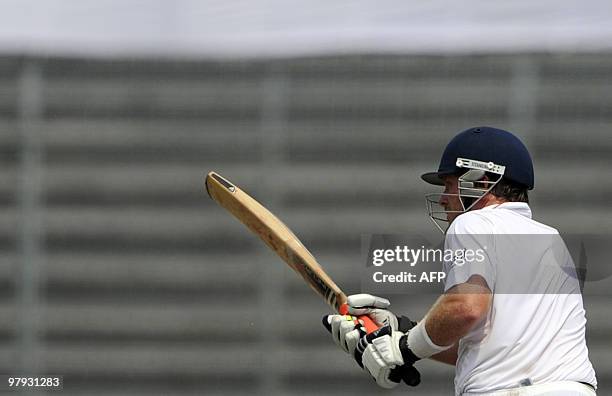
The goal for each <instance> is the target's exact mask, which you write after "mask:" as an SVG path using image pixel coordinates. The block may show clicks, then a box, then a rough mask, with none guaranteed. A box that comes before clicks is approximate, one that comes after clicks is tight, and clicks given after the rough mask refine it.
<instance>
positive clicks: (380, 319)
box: [347, 293, 398, 330]
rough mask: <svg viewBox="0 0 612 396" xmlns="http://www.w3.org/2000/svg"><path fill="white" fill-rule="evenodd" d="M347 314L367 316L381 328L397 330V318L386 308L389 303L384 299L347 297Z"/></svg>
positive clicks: (363, 295) (366, 296) (370, 296)
mask: <svg viewBox="0 0 612 396" xmlns="http://www.w3.org/2000/svg"><path fill="white" fill-rule="evenodd" d="M347 303H348V306H349V308H348V313H349V314H351V315H355V316H361V315H368V316H369V317H370V318H372V320H373V321H374V322H376V323H378V324H379V325H381V326H390V327H391V329H393V330H397V326H398V324H397V316H395V314H394V313H393V312H391V311H389V310H388V309H387V308H389V306H390V305H391V302H389V300H387V299H386V298H382V297H377V296H373V295H371V294H365V293H362V294H353V295H351V296H349V297H348V299H347Z"/></svg>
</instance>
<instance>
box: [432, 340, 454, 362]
mask: <svg viewBox="0 0 612 396" xmlns="http://www.w3.org/2000/svg"><path fill="white" fill-rule="evenodd" d="M458 348H459V344H458V343H455V345H453V347H452V348H450V349H447V350H446V351H442V352H440V353H437V354H435V355H433V356H431V357H430V359H432V360H435V361H436V362H440V363H446V364H450V365H451V366H454V365H456V364H457V357H458V353H457V350H458Z"/></svg>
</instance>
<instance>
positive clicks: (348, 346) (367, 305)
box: [323, 294, 398, 356]
mask: <svg viewBox="0 0 612 396" xmlns="http://www.w3.org/2000/svg"><path fill="white" fill-rule="evenodd" d="M347 304H348V313H349V314H350V315H354V316H362V315H367V316H369V317H370V318H371V319H372V320H373V321H374V322H376V323H377V324H379V325H381V326H391V327H392V328H393V330H397V328H398V318H397V317H396V316H395V314H393V312H391V311H388V310H387V308H388V307H389V306H390V305H391V303H390V302H389V300H387V299H386V298H382V297H377V296H373V295H371V294H353V295H351V296H349V297H348V298H347ZM350 315H326V316H324V317H323V326H325V328H326V329H327V330H328V331H329V332H330V333H331V334H332V339H333V340H334V342H335V343H336V345H338V346H339V347H340V348H341V349H342V350H343V351H344V352H346V353H348V354H350V355H351V356H354V355H355V347H356V346H357V343H358V342H359V340H360V339H361V338H362V337H363V336H364V335H366V332H365V329H364V328H363V326H361V324H360V323H359V322H358V321H357V318H356V317H354V316H350Z"/></svg>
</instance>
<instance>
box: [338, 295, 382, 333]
mask: <svg viewBox="0 0 612 396" xmlns="http://www.w3.org/2000/svg"><path fill="white" fill-rule="evenodd" d="M348 308H349V306H348V304H347V303H344V304H342V305H341V306H340V308H339V309H338V312H340V314H341V315H350V314H349V312H348ZM357 320H359V321H360V323H362V324H363V327H364V328H365V331H366V333H368V334H370V333H372V332H373V331H376V330H378V329H379V328H380V326H379V325H378V324H377V323H376V322H374V321H373V320H372V318H370V317H369V316H368V315H361V316H357Z"/></svg>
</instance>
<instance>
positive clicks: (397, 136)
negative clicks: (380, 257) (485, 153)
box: [0, 0, 612, 395]
mask: <svg viewBox="0 0 612 396" xmlns="http://www.w3.org/2000/svg"><path fill="white" fill-rule="evenodd" d="M531 3H534V4H531ZM0 13H1V16H0V22H1V23H0V285H1V286H0V373H6V374H18V375H23V374H44V373H48V374H56V375H63V376H64V391H63V394H70V395H83V394H88V395H200V394H206V395H243V394H245V395H246V394H249V395H251V394H260V395H308V394H318V395H337V394H347V395H349V394H350V395H354V394H357V393H360V392H367V393H368V394H377V393H381V394H382V393H383V391H382V390H379V389H378V388H377V387H376V385H375V384H374V383H373V382H372V381H371V380H370V379H369V378H368V377H367V376H366V375H365V374H364V373H362V372H361V371H360V370H359V369H358V368H357V366H356V364H354V362H352V361H351V360H350V359H349V358H348V357H346V356H345V355H344V354H343V353H342V352H341V351H340V350H338V349H337V348H336V347H335V346H334V345H333V344H332V342H331V340H330V337H329V335H328V334H327V333H326V331H325V330H324V329H323V327H322V326H321V325H320V319H321V316H322V315H323V314H325V313H327V312H328V308H327V307H326V305H325V304H324V303H323V302H322V301H321V300H320V299H319V298H318V297H317V296H316V295H315V294H314V293H313V292H312V291H311V290H310V289H309V288H307V287H306V286H305V285H304V283H303V282H302V281H301V280H300V278H298V276H297V275H295V274H294V273H293V272H292V271H291V270H289V269H288V268H287V266H286V265H285V264H284V263H282V262H281V261H280V260H279V259H278V258H277V257H276V256H275V255H274V254H273V253H271V252H270V251H268V249H267V248H266V247H265V246H264V245H263V244H262V243H261V242H260V241H259V240H258V239H257V238H256V237H254V236H252V235H251V234H250V233H249V232H247V230H246V229H245V228H244V227H243V226H242V225H241V224H239V223H238V222H237V221H236V220H234V219H233V218H231V217H230V216H229V215H228V214H227V213H226V212H225V211H223V210H222V209H221V208H219V207H218V206H217V205H216V204H214V202H212V201H211V200H210V199H209V198H208V197H207V195H206V194H205V192H204V189H203V179H204V176H205V174H206V173H207V172H208V171H210V170H216V171H218V172H219V173H221V174H222V175H224V176H225V177H227V178H229V179H230V180H232V181H233V182H235V183H237V184H238V185H239V186H241V187H243V188H244V189H245V190H246V191H248V192H250V193H251V194H252V195H254V196H255V197H256V198H257V199H259V200H260V201H262V202H263V203H264V204H265V205H266V206H267V207H268V208H270V209H271V210H272V211H273V212H274V213H276V214H277V215H278V216H279V217H280V218H281V219H283V220H284V221H285V222H286V223H287V225H289V227H291V228H292V229H293V230H294V231H295V233H296V234H297V235H298V236H299V237H300V238H301V239H302V240H303V242H304V243H305V244H306V246H308V247H309V248H310V250H311V251H312V252H313V254H314V255H315V256H316V257H317V258H318V259H319V261H320V263H321V264H322V265H323V266H324V267H325V268H326V269H327V270H328V272H329V273H330V275H331V276H332V277H333V278H334V279H335V280H336V281H337V283H339V284H340V285H341V287H343V289H345V290H346V291H347V292H348V293H355V292H359V291H360V283H359V271H358V268H360V267H359V266H360V265H362V264H361V262H360V237H361V234H364V233H380V232H386V233H404V234H411V233H423V232H430V231H431V230H433V225H432V224H430V222H429V219H428V218H427V215H426V211H425V201H424V194H425V193H426V192H434V191H435V189H432V188H431V187H430V186H427V185H425V184H424V183H423V182H421V181H420V179H419V175H420V174H421V173H423V172H425V171H429V170H432V169H435V168H436V166H437V163H438V160H439V157H440V155H441V152H442V150H443V148H444V146H445V145H446V143H447V142H448V140H449V139H450V138H451V137H452V136H454V135H455V134H456V133H457V132H459V131H461V130H463V129H466V128H468V127H470V126H476V125H490V126H496V127H500V128H505V129H509V130H511V131H513V132H515V133H516V134H517V135H519V136H520V137H521V138H522V139H523V140H524V141H525V143H526V144H527V146H528V147H529V149H530V151H531V153H532V155H533V157H534V161H535V166H536V189H535V190H534V191H533V194H532V196H531V198H532V208H533V210H534V216H535V218H536V219H538V220H540V221H543V222H545V223H548V224H550V225H552V226H555V227H557V228H559V229H560V230H562V231H564V232H568V233H581V232H588V233H595V234H605V235H608V234H610V232H612V216H611V210H610V196H611V194H612V183H611V182H610V169H611V165H612V156H611V154H612V130H611V128H610V121H611V120H612V51H611V50H612V44H611V43H612V29H611V28H610V27H609V25H608V24H609V20H610V16H611V14H612V5H610V3H609V2H606V1H593V2H590V3H589V6H588V7H586V6H585V5H584V3H581V2H577V1H561V2H559V1H555V2H553V1H540V2H526V1H518V2H512V3H511V4H510V3H509V4H506V5H503V6H501V5H499V4H498V3H497V2H484V1H476V0H470V1H467V2H461V4H460V5H459V4H455V2H450V1H442V0H439V1H430V2H427V4H412V3H411V2H400V1H382V2H376V4H373V3H372V4H371V3H370V2H365V1H341V2H336V3H334V4H329V3H328V2H323V1H320V0H316V1H315V0H313V1H309V2H286V1H285V2H281V1H263V0H258V1H251V2H242V1H239V2H236V1H234V2H220V1H212V0H208V1H188V0H182V1H173V2H170V1H151V2H143V1H135V0H132V1H122V2H119V1H108V0H107V1H92V0H86V1H79V2H76V1H68V2H67V1H47V2H44V3H41V2H36V1H32V0H28V1H8V0H4V1H0ZM587 287H588V285H587ZM390 297H391V299H392V302H393V309H394V311H396V312H398V313H403V314H406V315H408V316H411V317H413V318H415V319H418V318H420V317H421V316H422V315H423V314H424V313H425V312H426V310H427V308H428V307H429V305H430V304H431V303H432V302H433V301H434V299H435V296H419V297H415V296H410V297H409V298H408V297H402V296H390ZM611 302H612V300H611V299H610V297H604V296H586V297H585V304H586V307H587V314H588V319H589V324H588V341H589V348H590V356H591V360H592V361H593V364H594V365H595V368H596V371H597V375H598V379H599V381H600V389H601V391H600V392H599V393H598V394H600V395H607V394H612V392H610V391H609V387H610V386H611V385H612V341H611V340H610V334H611V331H612V315H610V313H611V311H610V303H611ZM543 358H545V357H543ZM419 367H420V368H421V369H422V376H423V383H422V385H421V386H420V387H419V388H416V389H410V390H407V389H406V388H404V387H400V388H398V389H397V390H396V391H394V392H386V391H385V392H384V393H385V394H401V393H405V392H411V393H412V394H419V395H421V394H422V395H445V394H449V395H450V394H452V392H453V383H452V378H453V369H452V367H450V366H448V367H447V366H443V365H441V364H435V363H431V362H421V363H419ZM37 393H38V394H42V393H44V392H37Z"/></svg>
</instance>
